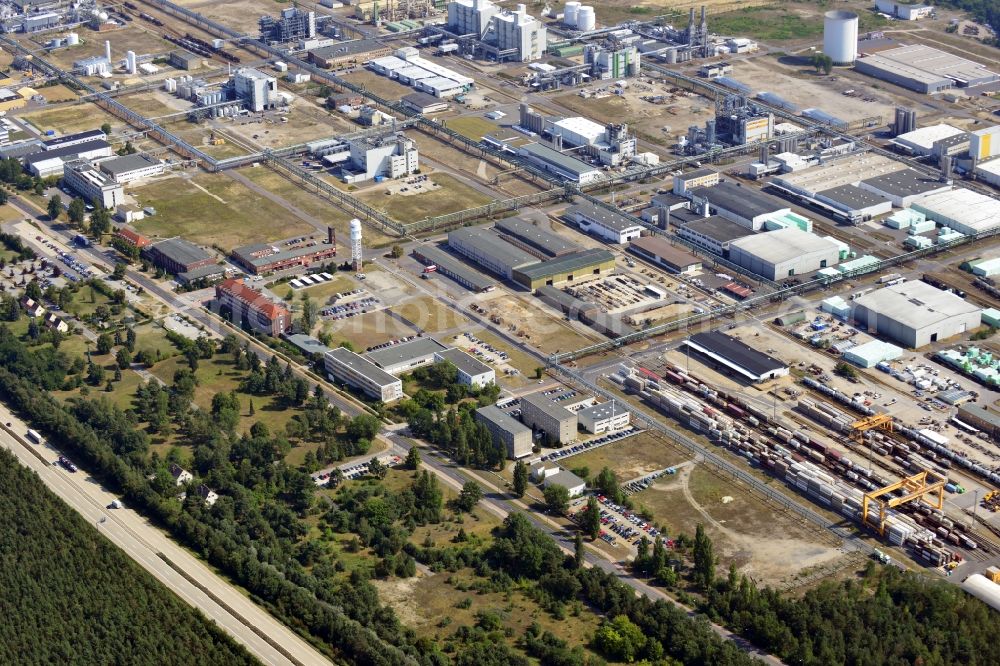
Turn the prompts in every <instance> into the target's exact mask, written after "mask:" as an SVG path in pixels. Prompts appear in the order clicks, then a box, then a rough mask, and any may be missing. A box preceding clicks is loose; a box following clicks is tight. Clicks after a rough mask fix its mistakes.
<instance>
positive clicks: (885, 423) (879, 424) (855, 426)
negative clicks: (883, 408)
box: [851, 414, 893, 444]
mask: <svg viewBox="0 0 1000 666" xmlns="http://www.w3.org/2000/svg"><path fill="white" fill-rule="evenodd" d="M875 428H878V429H879V430H885V431H887V432H892V429H893V421H892V417H891V416H889V415H888V414H872V415H871V416H866V417H865V418H863V419H858V420H857V421H855V422H854V423H852V424H851V439H853V440H854V441H856V442H858V443H859V444H863V443H864V433H865V431H868V430H873V429H875Z"/></svg>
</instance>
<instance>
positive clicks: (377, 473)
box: [368, 458, 389, 479]
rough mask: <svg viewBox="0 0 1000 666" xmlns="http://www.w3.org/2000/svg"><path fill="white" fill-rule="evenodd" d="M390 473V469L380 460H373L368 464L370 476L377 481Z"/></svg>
mask: <svg viewBox="0 0 1000 666" xmlns="http://www.w3.org/2000/svg"><path fill="white" fill-rule="evenodd" d="M388 473H389V467H388V466H387V465H385V464H384V463H382V461H380V460H379V459H378V458H372V459H371V461H370V462H369V463H368V474H369V475H371V476H373V477H375V478H376V479H384V478H385V475H386V474H388Z"/></svg>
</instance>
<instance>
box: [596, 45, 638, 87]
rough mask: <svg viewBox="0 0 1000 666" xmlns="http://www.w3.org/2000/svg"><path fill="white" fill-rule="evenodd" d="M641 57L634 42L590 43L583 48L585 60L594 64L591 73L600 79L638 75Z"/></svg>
mask: <svg viewBox="0 0 1000 666" xmlns="http://www.w3.org/2000/svg"><path fill="white" fill-rule="evenodd" d="M641 58H642V56H641V53H640V51H639V48H638V47H637V46H635V45H634V44H629V45H623V44H617V43H614V42H611V43H609V44H605V45H598V44H588V45H587V46H586V47H584V50H583V61H584V62H585V63H587V64H589V65H592V69H591V75H592V76H593V77H594V78H596V79H598V80H605V79H627V78H629V77H633V76H638V75H639V71H640V66H641Z"/></svg>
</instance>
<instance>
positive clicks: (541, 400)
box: [521, 391, 576, 421]
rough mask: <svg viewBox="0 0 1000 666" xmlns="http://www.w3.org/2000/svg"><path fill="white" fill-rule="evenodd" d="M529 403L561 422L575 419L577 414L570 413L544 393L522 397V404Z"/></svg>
mask: <svg viewBox="0 0 1000 666" xmlns="http://www.w3.org/2000/svg"><path fill="white" fill-rule="evenodd" d="M524 403H527V404H529V405H533V406H535V407H537V408H538V409H539V410H541V411H542V412H544V413H545V414H547V415H548V416H551V417H552V418H554V419H558V420H560V421H562V420H564V419H575V418H576V414H574V413H573V412H571V411H569V410H568V409H566V408H565V407H563V406H562V405H560V404H558V403H556V402H554V401H553V400H552V398H550V397H549V396H547V395H544V391H539V392H538V393H531V394H529V395H523V396H521V404H524Z"/></svg>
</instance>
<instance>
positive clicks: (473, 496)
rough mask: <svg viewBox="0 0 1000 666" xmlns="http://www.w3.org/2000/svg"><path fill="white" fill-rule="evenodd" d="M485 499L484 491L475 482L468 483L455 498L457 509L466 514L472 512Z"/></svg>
mask: <svg viewBox="0 0 1000 666" xmlns="http://www.w3.org/2000/svg"><path fill="white" fill-rule="evenodd" d="M481 499H483V489H482V488H481V487H480V486H479V484H478V483H476V482H475V481H467V482H466V483H465V485H464V486H462V491H461V492H460V493H459V494H458V497H457V498H455V508H457V509H458V510H459V511H465V512H466V513H468V512H470V511H472V510H473V509H474V508H475V507H476V505H477V504H479V500H481Z"/></svg>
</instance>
